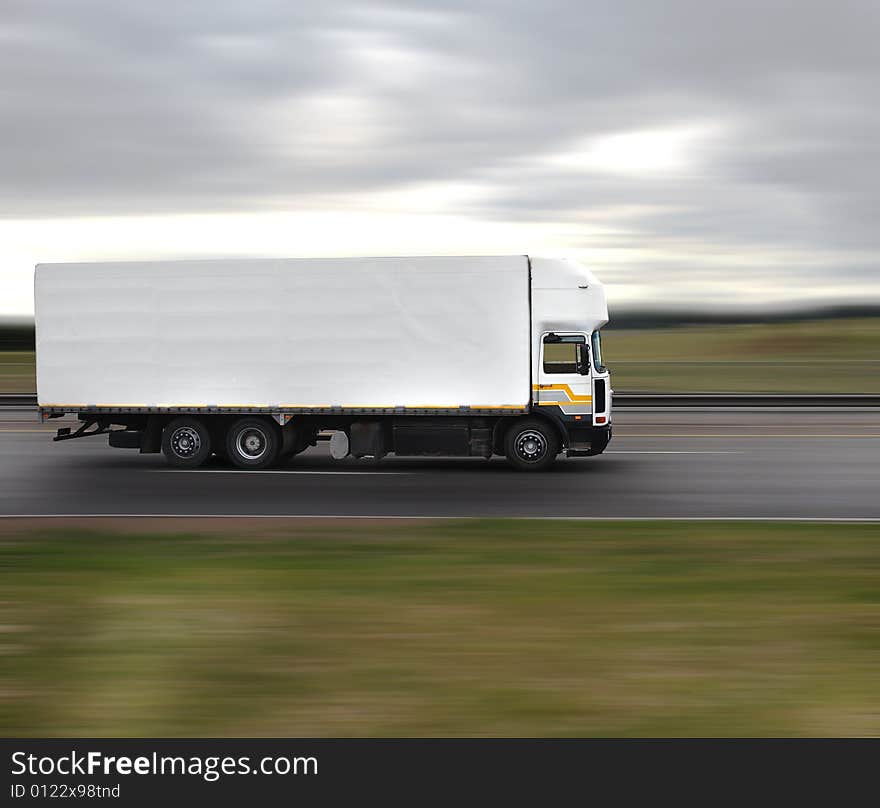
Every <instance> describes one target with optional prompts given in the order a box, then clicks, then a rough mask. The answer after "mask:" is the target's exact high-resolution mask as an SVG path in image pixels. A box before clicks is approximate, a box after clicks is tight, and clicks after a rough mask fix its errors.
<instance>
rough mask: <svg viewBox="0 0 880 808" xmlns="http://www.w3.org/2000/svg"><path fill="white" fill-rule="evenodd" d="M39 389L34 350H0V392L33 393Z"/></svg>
mask: <svg viewBox="0 0 880 808" xmlns="http://www.w3.org/2000/svg"><path fill="white" fill-rule="evenodd" d="M36 389H37V380H36V374H35V371H34V352H33V351H0V393H33V392H34V391H35V390H36Z"/></svg>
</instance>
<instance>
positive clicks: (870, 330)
mask: <svg viewBox="0 0 880 808" xmlns="http://www.w3.org/2000/svg"><path fill="white" fill-rule="evenodd" d="M612 323H613V321H612ZM602 348H603V353H604V359H605V362H606V364H607V365H608V367H610V368H611V374H612V381H613V384H614V388H615V389H616V390H618V391H631V392H636V391H651V392H666V391H668V392H748V393H759V392H766V393H877V392H880V318H876V317H875V318H858V319H856V318H853V319H847V318H841V319H833V320H804V321H797V322H788V323H769V324H760V323H757V324H756V323H749V324H739V325H701V326H691V327H670V328H654V329H615V328H614V327H613V325H612V327H611V328H609V329H607V331H603V333H602Z"/></svg>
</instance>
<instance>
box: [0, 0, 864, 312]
mask: <svg viewBox="0 0 880 808" xmlns="http://www.w3.org/2000/svg"><path fill="white" fill-rule="evenodd" d="M878 42H880V3H878V2H876V0H856V1H852V0H834V2H831V1H830V0H829V1H828V2H820V1H819V0H792V2H773V0H758V1H755V2H752V1H751V0H737V2H720V1H719V0H693V2H690V1H689V2H680V1H679V0H658V1H657V2H652V1H651V0H634V1H633V2H622V0H607V2H595V0H593V1H591V0H579V1H577V2H570V3H568V2H547V0H528V2H487V3H480V2H448V0H447V1H444V2H439V0H438V2H434V3H419V2H406V3H393V2H381V3H365V2H333V0H321V2H310V1H309V0H296V2H291V0H277V2H274V1H273V0H248V2H242V0H186V1H185V2H184V0H178V1H177V2H171V1H170V0H168V2H163V1H162V0H156V2H145V1H144V0H136V2H130V1H129V0H57V2H53V1H51V0H0V314H28V313H30V312H31V311H32V291H31V283H32V273H33V265H34V264H35V263H37V262H41V261H65V260H89V259H96V260H97V259H111V258H113V259H123V258H129V259H135V258H145V257H164V256H176V257H201V256H231V255H280V256H297V255H358V254H395V253H396V254H400V253H497V252H500V253H517V254H519V253H532V254H564V255H570V256H572V257H576V258H579V259H581V260H583V261H584V262H586V263H589V264H590V265H591V266H592V267H593V269H594V270H595V271H596V272H597V274H599V276H600V277H601V278H602V279H603V280H605V281H606V282H607V283H608V286H609V293H610V296H611V309H612V315H613V311H614V308H615V305H617V306H619V307H630V308H632V307H633V306H638V307H651V308H654V307H658V306H663V307H666V306H678V305H684V306H689V307H691V306H699V307H718V306H764V305H789V304H803V303H808V304H811V305H812V304H825V303H837V302H843V301H864V300H866V299H867V298H871V299H873V300H880V227H878V223H877V220H878V218H880V201H878V200H880V193H878V186H880V44H878Z"/></svg>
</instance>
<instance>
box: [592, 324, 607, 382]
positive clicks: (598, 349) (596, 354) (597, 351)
mask: <svg viewBox="0 0 880 808" xmlns="http://www.w3.org/2000/svg"><path fill="white" fill-rule="evenodd" d="M592 342H593V367H595V368H596V372H597V373H604V372H605V364H604V362H602V335H601V334H600V333H599V332H598V331H594V332H593V337H592Z"/></svg>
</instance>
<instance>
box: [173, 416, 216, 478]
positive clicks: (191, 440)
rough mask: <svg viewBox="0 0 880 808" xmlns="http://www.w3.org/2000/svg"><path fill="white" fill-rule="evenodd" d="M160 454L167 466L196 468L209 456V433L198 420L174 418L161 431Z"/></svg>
mask: <svg viewBox="0 0 880 808" xmlns="http://www.w3.org/2000/svg"><path fill="white" fill-rule="evenodd" d="M162 453H163V454H164V455H165V459H166V460H167V461H168V463H169V465H172V466H176V467H177V468H190V469H194V468H198V467H199V466H201V465H202V463H204V462H205V461H206V460H207V459H208V458H209V457H210V456H211V433H210V432H209V431H208V428H207V427H206V426H205V424H203V423H202V422H201V421H199V420H198V418H175V419H174V420H173V421H171V422H170V423H169V424H167V426H166V427H165V429H163V430H162Z"/></svg>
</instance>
